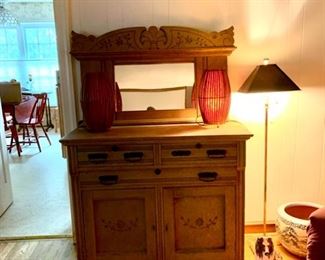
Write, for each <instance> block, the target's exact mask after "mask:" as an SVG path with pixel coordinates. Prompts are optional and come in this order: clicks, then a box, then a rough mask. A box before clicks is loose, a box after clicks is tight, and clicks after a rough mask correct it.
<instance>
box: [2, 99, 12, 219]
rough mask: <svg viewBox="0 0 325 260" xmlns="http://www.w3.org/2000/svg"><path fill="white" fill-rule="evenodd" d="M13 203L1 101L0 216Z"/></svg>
mask: <svg viewBox="0 0 325 260" xmlns="http://www.w3.org/2000/svg"><path fill="white" fill-rule="evenodd" d="M12 201H13V199H12V189H11V182H10V174H9V157H8V151H7V145H6V136H5V131H4V124H3V116H2V106H1V100H0V216H1V215H2V214H3V213H4V212H5V211H6V209H7V208H8V207H9V206H10V205H11V203H12Z"/></svg>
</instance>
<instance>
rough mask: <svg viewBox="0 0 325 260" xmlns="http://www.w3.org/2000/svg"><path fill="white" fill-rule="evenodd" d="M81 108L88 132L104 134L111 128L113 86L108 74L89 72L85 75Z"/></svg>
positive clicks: (112, 118)
mask: <svg viewBox="0 0 325 260" xmlns="http://www.w3.org/2000/svg"><path fill="white" fill-rule="evenodd" d="M81 108H82V112H83V119H84V122H85V124H86V127H87V130H88V131H90V132H105V131H107V130H108V129H109V128H110V127H111V126H112V124H113V120H114V112H115V85H114V82H112V80H111V78H110V76H109V74H108V73H104V72H90V73H87V74H86V75H85V78H84V80H83V85H82V90H81Z"/></svg>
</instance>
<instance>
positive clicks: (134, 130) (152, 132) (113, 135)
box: [60, 121, 252, 146]
mask: <svg viewBox="0 0 325 260" xmlns="http://www.w3.org/2000/svg"><path fill="white" fill-rule="evenodd" d="M251 136H252V134H251V133H250V132H249V131H248V130H247V129H246V128H245V127H244V126H243V125H242V124H240V123H239V122H235V121H230V122H227V123H225V124H223V125H221V126H219V127H218V126H216V125H204V124H177V125H141V126H139V125H138V126H113V127H112V128H110V129H109V130H108V131H106V132H100V133H92V132H89V131H87V130H86V129H85V128H77V129H75V130H73V131H72V132H70V133H69V134H67V135H66V136H64V137H63V138H62V139H61V140H60V142H61V143H62V144H63V145H67V146H69V145H80V144H90V145H91V144H97V145H98V144H100V143H101V142H115V141H120V142H121V141H131V140H134V141H153V140H164V139H168V140H170V139H174V138H175V139H180V138H181V139H184V138H186V139H189V138H190V140H192V139H193V138H195V137H199V138H201V139H202V138H204V137H207V138H208V139H210V140H211V138H213V139H222V140H223V141H224V140H229V141H230V140H247V139H249V138H250V137H251Z"/></svg>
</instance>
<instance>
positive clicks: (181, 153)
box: [172, 150, 191, 156]
mask: <svg viewBox="0 0 325 260" xmlns="http://www.w3.org/2000/svg"><path fill="white" fill-rule="evenodd" d="M190 155H191V151H190V150H175V151H172V156H190Z"/></svg>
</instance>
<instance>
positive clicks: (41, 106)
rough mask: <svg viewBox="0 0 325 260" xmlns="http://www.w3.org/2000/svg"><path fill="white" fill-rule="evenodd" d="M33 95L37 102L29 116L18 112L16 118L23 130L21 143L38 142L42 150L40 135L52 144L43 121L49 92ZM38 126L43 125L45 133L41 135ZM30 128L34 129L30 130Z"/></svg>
mask: <svg viewBox="0 0 325 260" xmlns="http://www.w3.org/2000/svg"><path fill="white" fill-rule="evenodd" d="M33 97H35V102H34V105H33V107H32V110H31V113H30V115H29V117H25V118H20V117H19V116H18V113H16V120H17V124H18V127H19V128H20V129H21V130H22V132H23V133H22V136H23V138H22V141H21V142H20V143H23V144H31V143H36V144H37V146H38V149H39V151H40V152H41V151H42V150H41V146H40V142H39V137H46V138H47V140H48V142H49V144H50V145H51V141H50V138H49V136H48V135H47V132H46V130H45V128H44V126H43V123H42V121H43V116H44V112H45V109H46V103H47V94H46V93H41V94H33ZM16 112H17V110H16ZM36 127H41V128H42V130H43V133H44V135H39V134H38V131H37V129H36ZM30 130H32V131H31V132H30Z"/></svg>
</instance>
